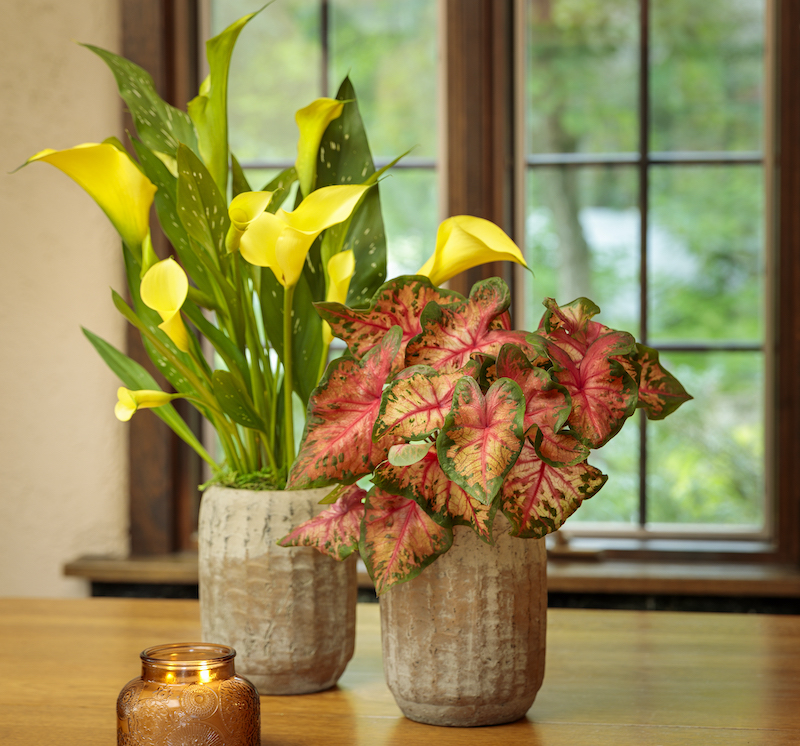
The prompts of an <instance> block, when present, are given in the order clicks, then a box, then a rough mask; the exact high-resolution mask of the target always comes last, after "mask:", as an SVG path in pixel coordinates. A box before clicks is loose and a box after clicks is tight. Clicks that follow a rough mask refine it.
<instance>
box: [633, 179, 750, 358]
mask: <svg viewBox="0 0 800 746" xmlns="http://www.w3.org/2000/svg"><path fill="white" fill-rule="evenodd" d="M650 184H651V187H650V198H651V210H650V227H649V231H648V241H649V246H648V251H649V254H648V258H649V264H648V271H649V275H650V285H651V294H650V299H649V300H650V337H651V339H652V340H653V341H654V344H656V346H657V344H658V341H667V340H673V341H674V340H692V341H698V342H699V341H709V340H717V341H722V340H726V341H736V342H760V341H761V339H762V338H763V334H764V322H763V308H764V295H763V294H764V183H763V172H762V169H761V167H760V166H735V165H731V166H716V167H715V166H705V167H701V166H686V167H678V166H671V167H653V168H652V170H651V172H650Z"/></svg>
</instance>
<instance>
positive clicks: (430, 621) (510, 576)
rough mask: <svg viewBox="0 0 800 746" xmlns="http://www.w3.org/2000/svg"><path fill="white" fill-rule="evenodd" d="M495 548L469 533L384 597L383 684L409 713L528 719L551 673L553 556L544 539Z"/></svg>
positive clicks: (427, 719) (460, 719) (502, 531)
mask: <svg viewBox="0 0 800 746" xmlns="http://www.w3.org/2000/svg"><path fill="white" fill-rule="evenodd" d="M495 526H496V527H495V538H496V540H497V545H496V546H494V547H490V546H488V545H487V544H485V543H484V542H482V541H481V540H480V539H478V537H477V536H476V535H475V533H474V532H473V531H472V530H471V529H469V528H466V527H462V526H458V527H456V529H455V538H454V541H453V546H452V548H451V549H450V551H449V552H447V553H446V554H444V555H442V556H441V557H439V558H438V559H437V560H436V561H435V562H434V563H433V564H432V565H430V566H429V567H427V568H426V569H425V570H423V572H422V573H421V574H420V575H418V576H417V577H416V578H414V579H413V580H411V581H408V582H407V583H402V584H401V585H398V586H395V587H393V588H392V589H391V590H389V591H387V592H386V593H385V594H384V595H382V596H381V601H380V603H381V638H382V645H383V661H384V669H385V671H386V682H387V684H388V685H389V689H390V690H391V692H392V694H393V695H394V698H395V700H396V701H397V704H398V705H399V707H400V709H401V710H402V711H403V714H405V716H406V717H408V718H411V719H412V720H417V721H419V722H421V723H429V724H431V725H454V726H473V725H498V724H500V723H509V722H512V721H513V720H518V719H519V718H521V717H523V716H524V715H525V713H526V712H527V711H528V709H529V708H530V706H531V705H532V704H533V700H534V698H535V697H536V693H537V692H538V691H539V687H540V686H541V685H542V679H543V677H544V658H545V630H546V623H547V577H546V562H547V555H546V552H545V546H544V541H543V540H537V539H515V538H512V537H511V536H509V534H508V531H509V525H508V522H507V521H506V519H505V517H504V516H502V515H500V514H498V516H497V518H496V520H495Z"/></svg>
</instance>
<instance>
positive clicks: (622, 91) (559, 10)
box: [526, 0, 639, 153]
mask: <svg viewBox="0 0 800 746" xmlns="http://www.w3.org/2000/svg"><path fill="white" fill-rule="evenodd" d="M528 18H529V22H530V25H529V28H528V58H527V65H528V74H527V81H526V85H527V87H528V90H527V96H526V101H527V108H528V111H527V117H528V134H527V139H528V145H527V148H528V152H530V153H572V152H583V153H611V152H616V151H623V152H631V151H635V150H636V149H637V148H638V131H639V130H638V128H639V121H638V116H637V110H636V107H637V101H638V90H639V82H638V81H639V79H638V72H637V71H638V59H639V46H638V43H639V42H638V37H639V3H638V2H637V0H603V2H597V0H530V2H529V4H528Z"/></svg>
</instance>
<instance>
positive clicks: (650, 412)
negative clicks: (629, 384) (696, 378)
mask: <svg viewBox="0 0 800 746" xmlns="http://www.w3.org/2000/svg"><path fill="white" fill-rule="evenodd" d="M636 351H637V357H636V359H637V362H638V363H639V364H640V365H641V376H640V379H639V406H640V407H642V408H643V409H644V412H645V414H646V415H647V419H648V420H663V419H664V418H665V417H666V416H667V415H668V414H672V412H674V411H675V410H676V409H677V408H678V407H679V406H680V405H681V404H683V403H684V402H685V401H689V400H690V399H691V398H692V396H691V395H690V394H688V393H687V392H686V389H685V388H683V386H682V385H681V382H680V381H679V380H678V379H677V378H675V376H673V375H672V373H670V372H669V371H667V370H666V369H664V368H663V367H662V366H661V363H660V362H659V361H658V352H657V351H656V350H654V349H652V348H651V347H645V346H644V345H642V344H637V345H636Z"/></svg>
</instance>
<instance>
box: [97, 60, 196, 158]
mask: <svg viewBox="0 0 800 746" xmlns="http://www.w3.org/2000/svg"><path fill="white" fill-rule="evenodd" d="M83 46H85V47H86V48H87V49H89V50H91V51H92V52H94V53H95V54H96V55H97V56H98V57H100V58H101V59H102V60H103V61H104V62H105V63H106V64H107V65H108V67H109V68H110V69H111V72H112V73H113V74H114V78H116V81H117V87H118V88H119V94H120V96H122V98H123V99H124V101H125V103H126V104H127V105H128V110H129V111H130V113H131V116H132V117H133V122H134V124H135V125H136V132H137V134H138V135H139V137H140V138H141V140H142V142H143V143H144V144H145V145H147V147H148V148H150V150H152V151H153V152H154V153H162V154H165V155H168V156H173V157H174V156H175V152H176V151H177V149H178V144H179V143H184V144H185V145H187V146H188V147H190V148H191V149H192V150H195V151H196V150H197V134H196V132H195V130H194V125H193V124H192V121H191V119H189V117H188V116H187V115H186V113H185V112H183V111H181V110H180V109H176V108H175V107H174V106H170V104H168V103H167V102H166V101H164V100H163V99H162V98H161V97H160V96H159V95H158V94H157V93H156V90H155V85H154V84H153V78H152V77H151V76H150V74H149V73H148V72H146V71H145V70H143V69H142V68H141V67H139V66H138V65H135V64H134V63H133V62H130V61H129V60H126V59H125V58H124V57H120V56H118V55H116V54H114V53H113V52H109V51H107V50H105V49H100V47H95V46H92V45H91V44H84V45H83Z"/></svg>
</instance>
